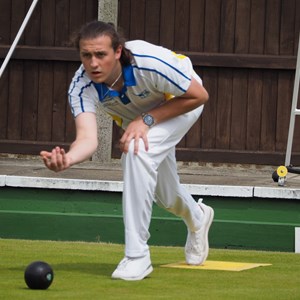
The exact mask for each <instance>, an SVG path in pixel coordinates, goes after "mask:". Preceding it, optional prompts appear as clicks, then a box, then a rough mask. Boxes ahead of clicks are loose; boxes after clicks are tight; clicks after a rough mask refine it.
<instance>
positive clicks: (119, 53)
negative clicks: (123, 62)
mask: <svg viewBox="0 0 300 300" xmlns="http://www.w3.org/2000/svg"><path fill="white" fill-rule="evenodd" d="M122 49H123V46H122V45H119V47H118V48H117V50H116V51H115V57H116V59H120V57H121V54H122Z"/></svg>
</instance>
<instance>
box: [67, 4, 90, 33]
mask: <svg viewBox="0 0 300 300" xmlns="http://www.w3.org/2000/svg"><path fill="white" fill-rule="evenodd" d="M85 6H86V1H82V0H70V18H69V34H70V35H71V34H72V33H73V32H76V31H78V30H79V29H80V27H81V26H82V25H83V24H85V23H86V18H85V11H86V8H85ZM69 39H70V37H69Z"/></svg>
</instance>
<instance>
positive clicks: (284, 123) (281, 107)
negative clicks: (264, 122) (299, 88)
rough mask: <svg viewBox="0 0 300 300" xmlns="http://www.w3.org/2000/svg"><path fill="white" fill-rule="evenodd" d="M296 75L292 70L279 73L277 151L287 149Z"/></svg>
mask: <svg viewBox="0 0 300 300" xmlns="http://www.w3.org/2000/svg"><path fill="white" fill-rule="evenodd" d="M293 82H294V76H293V74H291V73H290V72H280V73H279V74H278V100H277V116H276V125H277V126H276V151H286V146H287V137H288V131H289V124H290V114H291V104H292V94H293Z"/></svg>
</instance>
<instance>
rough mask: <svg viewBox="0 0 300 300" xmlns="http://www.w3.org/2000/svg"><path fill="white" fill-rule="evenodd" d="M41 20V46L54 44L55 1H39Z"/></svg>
mask: <svg viewBox="0 0 300 300" xmlns="http://www.w3.org/2000/svg"><path fill="white" fill-rule="evenodd" d="M40 2H41V3H40V5H41V20H40V30H41V35H40V41H41V45H42V46H54V40H55V2H56V1H40Z"/></svg>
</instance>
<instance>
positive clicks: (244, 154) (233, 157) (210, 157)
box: [176, 148, 300, 180]
mask: <svg viewBox="0 0 300 300" xmlns="http://www.w3.org/2000/svg"><path fill="white" fill-rule="evenodd" d="M284 157H285V153H282V152H273V151H272V152H271V151H269V152H268V151H233V150H220V149H212V150H209V149H186V148H177V151H176V158H177V160H178V161H191V158H193V161H197V162H214V163H232V164H255V165H275V166H276V165H277V166H278V165H280V164H282V162H283V161H284ZM292 159H293V164H294V165H295V166H299V165H300V154H299V152H295V153H294V155H293V157H292ZM270 180H272V179H271V174H270Z"/></svg>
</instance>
